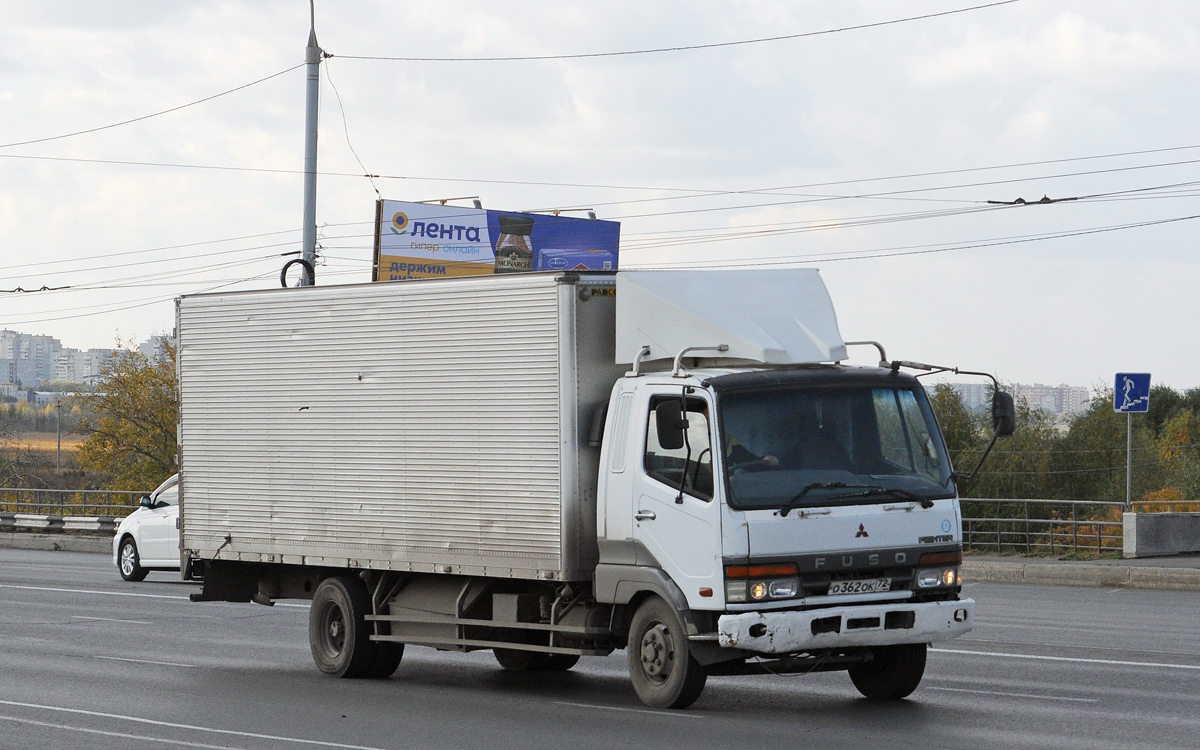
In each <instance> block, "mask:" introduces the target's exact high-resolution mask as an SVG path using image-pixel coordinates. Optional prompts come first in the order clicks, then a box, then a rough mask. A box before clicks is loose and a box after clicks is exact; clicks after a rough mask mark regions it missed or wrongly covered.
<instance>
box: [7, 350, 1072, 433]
mask: <svg viewBox="0 0 1200 750" xmlns="http://www.w3.org/2000/svg"><path fill="white" fill-rule="evenodd" d="M170 340H171V338H170V337H169V336H165V335H158V336H151V337H150V338H148V339H146V340H145V341H143V342H142V343H141V344H139V345H138V347H137V348H138V351H139V352H141V353H142V355H143V356H145V357H146V358H148V359H152V360H153V359H157V358H159V357H161V356H162V353H163V346H164V344H165V343H167V342H169V341H170ZM117 352H118V350H117V349H116V347H105V348H97V349H73V348H70V347H65V346H63V345H62V342H61V341H59V340H58V339H56V338H54V337H53V336H42V335H35V334H28V333H19V332H17V331H11V330H8V329H4V330H0V396H7V397H9V398H18V397H21V396H24V395H26V394H27V393H28V392H30V391H32V390H35V389H37V388H38V387H39V386H41V385H42V384H43V383H47V382H50V381H63V382H68V383H85V384H93V383H95V382H96V381H97V380H98V379H99V377H100V374H101V372H102V368H103V366H104V365H105V364H106V363H107V362H109V361H111V360H112V359H113V357H114V356H117ZM950 386H951V387H952V388H953V389H954V392H955V393H957V394H958V397H959V398H960V399H962V402H963V405H965V406H966V407H967V408H968V409H972V410H976V411H978V410H982V409H985V408H987V407H988V406H989V405H990V403H991V393H990V388H991V385H990V384H988V383H951V384H950ZM1012 389H1013V395H1014V396H1015V397H1016V398H1017V399H1023V400H1024V401H1025V403H1027V404H1029V406H1030V408H1033V409H1042V410H1044V411H1046V412H1048V413H1050V414H1052V415H1054V416H1055V417H1061V418H1068V417H1071V416H1073V415H1075V414H1078V413H1079V412H1081V411H1083V410H1084V409H1086V408H1087V406H1088V402H1089V401H1090V400H1091V393H1090V391H1089V390H1088V389H1087V388H1083V387H1079V386H1073V385H1066V384H1065V383H1064V384H1060V385H1042V384H1041V383H1034V384H1033V385H1026V384H1024V383H1014V384H1013V385H1012Z"/></svg>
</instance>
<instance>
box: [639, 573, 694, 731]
mask: <svg viewBox="0 0 1200 750" xmlns="http://www.w3.org/2000/svg"><path fill="white" fill-rule="evenodd" d="M626 656H627V657H628V659H629V677H630V679H631V680H632V682H633V689H634V691H635V692H636V693H637V695H638V698H640V699H641V700H642V703H645V704H646V705H647V706H652V707H654V708H687V707H688V706H690V705H692V704H693V703H695V702H696V699H697V698H699V697H700V693H701V692H703V691H704V683H705V681H706V680H707V679H708V674H707V673H706V672H705V671H704V667H702V666H701V665H700V663H699V662H697V661H696V659H695V658H694V657H693V656H692V655H691V650H690V649H689V648H688V637H687V630H686V628H685V627H684V625H683V622H682V620H680V619H679V615H678V614H677V613H676V612H675V610H674V608H672V607H671V606H670V605H669V604H667V603H666V602H665V601H663V600H662V599H659V598H658V597H651V598H649V599H647V600H646V601H644V602H642V604H641V606H640V607H638V609H637V612H636V613H634V615H633V622H632V623H630V625H629V642H628V644H627V648H626Z"/></svg>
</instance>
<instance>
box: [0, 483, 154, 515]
mask: <svg viewBox="0 0 1200 750" xmlns="http://www.w3.org/2000/svg"><path fill="white" fill-rule="evenodd" d="M149 494H150V493H149V492H135V491H132V490H46V489H35V488H29V487H23V488H16V487H0V514H3V515H8V514H21V515H38V516H53V517H57V518H64V517H66V516H87V517H99V518H120V517H123V516H127V515H129V514H130V513H132V512H133V511H134V509H136V508H137V507H138V501H139V500H140V499H141V497H142V496H143V495H149Z"/></svg>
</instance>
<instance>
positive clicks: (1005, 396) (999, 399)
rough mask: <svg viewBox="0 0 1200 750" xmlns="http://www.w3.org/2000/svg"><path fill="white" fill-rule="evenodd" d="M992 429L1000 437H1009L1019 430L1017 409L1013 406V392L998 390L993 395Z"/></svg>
mask: <svg viewBox="0 0 1200 750" xmlns="http://www.w3.org/2000/svg"><path fill="white" fill-rule="evenodd" d="M992 430H993V431H994V432H995V433H996V435H998V436H999V437H1008V436H1009V435H1011V434H1013V433H1014V432H1016V431H1017V409H1016V407H1015V406H1013V397H1012V394H1011V393H1005V392H1004V391H996V392H995V393H994V394H993V395H992Z"/></svg>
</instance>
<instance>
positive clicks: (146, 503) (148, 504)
mask: <svg viewBox="0 0 1200 750" xmlns="http://www.w3.org/2000/svg"><path fill="white" fill-rule="evenodd" d="M138 505H140V506H142V507H143V508H153V507H154V501H152V500H151V499H150V496H149V495H142V499H141V500H140V501H139V502H138Z"/></svg>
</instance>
